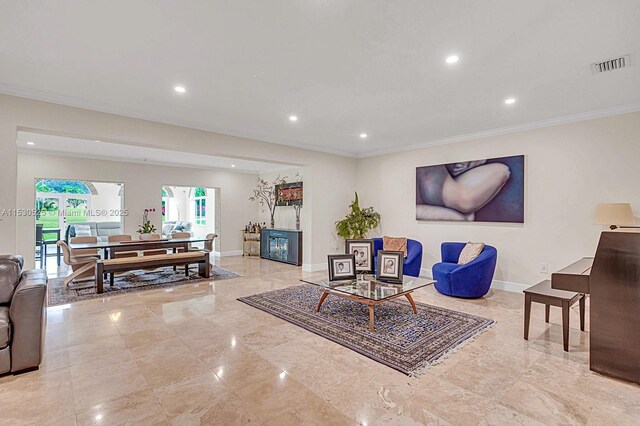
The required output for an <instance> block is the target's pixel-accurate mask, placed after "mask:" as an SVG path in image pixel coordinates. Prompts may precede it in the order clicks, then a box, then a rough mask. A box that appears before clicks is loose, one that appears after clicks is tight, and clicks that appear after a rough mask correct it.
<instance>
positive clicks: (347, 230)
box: [336, 192, 380, 239]
mask: <svg viewBox="0 0 640 426" xmlns="http://www.w3.org/2000/svg"><path fill="white" fill-rule="evenodd" d="M349 207H350V208H351V213H349V214H348V215H347V216H345V218H344V219H342V220H340V221H338V222H336V232H337V233H338V235H339V236H341V237H342V238H345V239H346V238H366V236H367V234H368V233H369V231H371V230H372V229H374V228H377V227H378V226H379V225H380V213H377V212H376V211H374V210H373V207H367V208H364V209H362V208H360V203H359V201H358V193H357V192H356V198H355V200H353V202H352V203H351V205H349Z"/></svg>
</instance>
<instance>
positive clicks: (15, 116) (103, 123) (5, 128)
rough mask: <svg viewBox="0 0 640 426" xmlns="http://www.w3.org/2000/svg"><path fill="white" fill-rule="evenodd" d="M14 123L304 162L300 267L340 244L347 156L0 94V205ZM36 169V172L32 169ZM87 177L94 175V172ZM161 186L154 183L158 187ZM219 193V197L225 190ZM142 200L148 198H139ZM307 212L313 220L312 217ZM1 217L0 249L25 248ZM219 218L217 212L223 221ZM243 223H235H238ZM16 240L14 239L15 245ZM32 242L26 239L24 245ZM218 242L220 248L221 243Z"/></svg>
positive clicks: (349, 182) (11, 161)
mask: <svg viewBox="0 0 640 426" xmlns="http://www.w3.org/2000/svg"><path fill="white" fill-rule="evenodd" d="M18 130H25V131H36V132H43V133H49V134H57V135H63V136H73V137H77V138H82V139H87V140H101V141H105V142H112V143H122V144H129V145H136V146H148V147H154V148H162V149H170V150H180V151H186V152H192V153H201V154H209V155H219V156H226V157H229V158H244V159H249V160H262V161H268V162H276V163H278V162H279V163H285V164H289V165H296V166H304V171H305V172H304V178H305V208H303V213H302V214H303V218H305V220H304V225H303V232H304V243H303V247H304V249H303V262H304V264H303V268H305V269H314V268H321V267H325V266H326V255H327V253H330V252H333V251H335V250H336V249H337V247H338V246H339V243H338V242H337V241H336V238H335V232H334V223H335V221H336V220H338V219H340V218H341V217H342V216H343V215H344V214H345V213H346V211H347V208H348V205H349V200H350V199H351V198H352V196H353V194H352V192H353V189H354V188H355V179H356V168H357V160H355V159H353V158H345V157H341V156H337V155H331V154H324V153H319V152H314V151H310V150H305V149H299V148H293V147H289V146H284V145H276V144H271V143H267V142H261V141H256V140H251V139H245V138H239V137H233V136H228V135H222V134H218V133H212V132H207V131H202V130H195V129H189V128H185V127H179V126H172V125H166V124H160V123H156V122H152V121H146V120H139V119H135V118H128V117H123V116H118V115H113V114H106V113H101V112H96V111H90V110H86V109H80V108H73V107H67V106H62V105H56V104H51V103H47V102H40V101H33V100H29V99H24V98H18V97H14V96H8V95H0V149H1V150H2V156H0V181H1V182H2V185H0V211H2V210H1V209H13V208H15V207H16V203H17V196H16V187H17V170H16V167H17V148H16V138H17V131H18ZM129 167H130V168H131V169H132V170H136V169H137V165H130V166H129ZM42 174H43V173H41V172H40V173H38V175H42ZM91 179H97V180H100V177H99V176H97V177H92V178H91ZM115 180H121V179H115ZM156 184H157V185H161V184H179V185H182V184H184V185H192V184H193V182H167V181H166V180H165V179H161V180H159V181H158V182H154V185H156ZM207 186H211V185H207ZM218 186H220V185H218ZM338 188H340V189H338ZM159 191H160V189H158V190H157V192H159ZM155 193H156V192H153V193H152V192H148V193H145V194H141V195H143V198H141V200H147V199H149V197H153V199H154V200H159V199H160V197H159V196H158V197H155V196H154V194H155ZM249 195H250V193H246V192H245V193H242V194H241V195H238V201H239V204H238V205H237V206H234V211H235V212H236V215H237V216H238V217H242V218H243V219H242V222H245V221H248V219H247V218H248V217H249V216H250V214H256V208H255V206H251V207H250V214H249V213H245V212H243V211H242V210H243V209H245V208H249V207H245V206H246V204H245V202H247V198H248V196H249ZM125 196H126V197H127V198H128V197H130V196H132V195H129V194H128V190H127V189H126V188H125ZM221 196H222V199H223V200H224V199H225V193H222V195H221ZM316 200H317V201H316ZM136 202H138V201H136ZM156 202H157V203H160V202H159V201H156ZM27 204H29V203H27ZM139 204H140V205H142V202H141V201H140V203H139ZM148 204H150V202H147V203H145V204H144V205H148ZM159 207H160V206H159V204H156V208H159ZM245 214H246V216H245ZM311 217H313V220H311V219H310V218H311ZM0 219H2V220H1V221H0V234H1V235H3V238H2V239H0V253H16V252H19V251H24V248H25V243H24V241H25V240H24V235H28V234H25V230H26V228H24V227H20V228H18V227H17V226H16V223H17V221H16V217H15V216H13V215H11V214H8V215H5V216H2V217H0ZM224 219H225V217H224V214H223V217H222V221H224ZM245 219H247V220H245ZM242 227H244V223H242ZM242 227H240V228H237V229H238V230H240V229H242ZM29 233H30V232H29ZM16 241H19V242H20V245H19V246H18V244H17V243H16ZM312 241H313V244H312ZM18 249H19V250H18ZM30 250H31V247H29V251H30ZM223 250H226V249H225V248H224V247H223ZM25 253H27V252H26V251H25Z"/></svg>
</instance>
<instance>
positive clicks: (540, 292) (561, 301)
mask: <svg viewBox="0 0 640 426" xmlns="http://www.w3.org/2000/svg"><path fill="white" fill-rule="evenodd" d="M532 302H536V303H544V305H545V322H549V310H550V308H551V306H559V307H561V308H562V340H563V343H564V350H565V351H567V352H568V351H569V309H570V308H571V307H572V306H573V305H575V303H576V302H580V330H582V331H584V315H585V313H584V309H585V306H584V305H585V295H584V294H582V293H574V292H572V291H565V290H555V289H553V288H551V281H550V280H544V281H542V282H541V283H538V284H536V285H534V286H531V287H529V288H528V289H526V290H524V339H525V340H529V320H530V317H531V303H532Z"/></svg>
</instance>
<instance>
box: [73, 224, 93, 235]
mask: <svg viewBox="0 0 640 426" xmlns="http://www.w3.org/2000/svg"><path fill="white" fill-rule="evenodd" d="M73 229H75V230H76V237H90V236H91V227H90V226H89V225H73Z"/></svg>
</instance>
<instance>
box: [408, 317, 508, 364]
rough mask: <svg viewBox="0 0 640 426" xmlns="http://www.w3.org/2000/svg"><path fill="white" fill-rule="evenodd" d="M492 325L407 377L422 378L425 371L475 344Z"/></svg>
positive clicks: (493, 323) (494, 323)
mask: <svg viewBox="0 0 640 426" xmlns="http://www.w3.org/2000/svg"><path fill="white" fill-rule="evenodd" d="M494 325H496V322H495V321H494V322H492V323H489V324H487V325H486V326H485V327H484V328H482V329H480V330H478V332H477V334H474V335H473V336H471V337H468V338H467V339H466V340H465V341H463V342H460V343H458V346H455V347H453V348H451V349H449V350H448V351H447V352H445V353H444V354H442V356H440V358H438V359H437V360H435V361H433V362H431V363H430V362H428V361H426V362H424V363H422V365H419V366H418V367H416V369H415V370H413V371H411V372H410V373H409V374H408V376H409V377H420V376H422V375H423V374H425V373H426V372H427V371H429V369H430V368H431V367H433V366H435V365H438V364H441V363H443V362H444V361H446V360H448V359H449V358H451V357H452V356H453V355H455V354H456V353H457V352H458V351H460V350H461V349H463V348H466V347H467V346H468V345H470V344H471V343H473V342H475V341H476V339H477V338H478V337H480V336H482V335H483V334H484V333H486V332H487V331H488V330H490V329H491V328H493V326H494Z"/></svg>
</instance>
